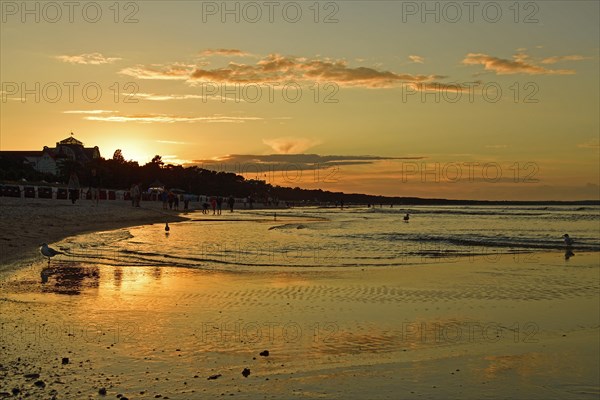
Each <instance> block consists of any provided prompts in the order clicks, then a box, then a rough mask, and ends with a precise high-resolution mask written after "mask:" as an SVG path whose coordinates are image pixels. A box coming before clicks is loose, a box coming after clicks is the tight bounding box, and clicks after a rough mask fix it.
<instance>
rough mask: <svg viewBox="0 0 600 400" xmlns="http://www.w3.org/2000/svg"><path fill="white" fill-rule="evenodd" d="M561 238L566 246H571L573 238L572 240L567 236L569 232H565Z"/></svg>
mask: <svg viewBox="0 0 600 400" xmlns="http://www.w3.org/2000/svg"><path fill="white" fill-rule="evenodd" d="M563 239H564V240H565V244H566V245H567V246H572V245H573V243H574V240H573V239H571V237H569V234H568V233H565V234H564V235H563Z"/></svg>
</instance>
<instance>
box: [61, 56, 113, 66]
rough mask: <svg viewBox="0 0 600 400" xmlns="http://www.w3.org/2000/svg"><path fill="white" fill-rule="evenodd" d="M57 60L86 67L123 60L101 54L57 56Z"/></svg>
mask: <svg viewBox="0 0 600 400" xmlns="http://www.w3.org/2000/svg"><path fill="white" fill-rule="evenodd" d="M56 58H57V59H59V60H61V61H63V62H66V63H71V64H85V65H101V64H112V63H113V62H115V61H118V60H121V58H117V57H105V56H103V55H102V54H100V53H87V54H80V55H78V56H56Z"/></svg>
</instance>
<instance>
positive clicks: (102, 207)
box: [0, 197, 185, 272]
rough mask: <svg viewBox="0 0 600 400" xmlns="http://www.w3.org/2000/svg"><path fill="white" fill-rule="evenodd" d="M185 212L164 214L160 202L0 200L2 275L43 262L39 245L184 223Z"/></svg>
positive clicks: (7, 198) (0, 269) (0, 262)
mask: <svg viewBox="0 0 600 400" xmlns="http://www.w3.org/2000/svg"><path fill="white" fill-rule="evenodd" d="M180 213H181V214H183V213H184V212H183V210H180V211H179V212H177V211H165V210H162V204H161V203H160V202H142V206H141V207H139V208H136V207H132V206H131V203H130V202H128V201H117V200H113V201H101V202H100V203H99V205H98V206H97V207H96V206H92V201H91V200H79V201H77V203H76V204H74V205H73V204H71V202H70V201H69V200H47V199H20V198H11V197H0V216H2V218H0V272H2V271H3V270H5V269H6V268H8V267H14V266H18V265H24V264H27V263H28V262H31V261H32V260H33V259H35V258H40V257H41V255H40V253H39V245H40V244H41V243H44V242H45V243H53V242H56V241H59V240H61V239H64V238H66V237H69V236H73V235H76V234H80V233H84V232H93V231H99V230H109V229H117V228H122V227H126V226H134V225H142V224H149V223H154V222H166V221H169V222H173V221H182V220H184V219H185V217H181V216H179V214H180Z"/></svg>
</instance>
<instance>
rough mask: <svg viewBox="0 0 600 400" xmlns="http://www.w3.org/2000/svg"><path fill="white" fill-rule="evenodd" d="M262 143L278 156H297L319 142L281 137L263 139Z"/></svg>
mask: <svg viewBox="0 0 600 400" xmlns="http://www.w3.org/2000/svg"><path fill="white" fill-rule="evenodd" d="M263 143H264V144H266V145H267V146H269V147H271V148H272V149H273V150H274V151H275V152H277V153H278V154H298V153H302V152H304V151H306V150H308V149H310V148H311V147H314V146H316V145H318V144H320V143H321V142H320V141H318V140H312V139H305V138H291V137H282V138H275V139H263Z"/></svg>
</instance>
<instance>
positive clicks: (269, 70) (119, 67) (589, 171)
mask: <svg viewBox="0 0 600 400" xmlns="http://www.w3.org/2000/svg"><path fill="white" fill-rule="evenodd" d="M1 3H2V24H1V43H0V44H1V46H0V47H1V61H0V63H1V80H2V88H1V90H2V93H1V95H2V100H1V103H0V106H1V116H0V117H1V118H0V128H1V136H0V149H2V150H41V149H42V147H43V146H44V145H48V146H53V145H54V144H55V143H56V142H57V141H59V140H62V139H64V138H66V137H68V136H69V134H70V132H74V135H75V137H76V138H77V139H79V140H81V141H83V142H84V143H85V145H86V146H95V145H97V146H99V148H100V151H101V154H102V156H103V157H106V158H109V157H112V154H113V152H114V151H115V149H122V151H123V154H124V156H125V158H126V159H133V160H136V161H138V162H140V163H145V162H148V161H149V160H150V159H151V158H152V157H153V156H154V155H155V154H159V155H161V156H162V157H163V160H164V161H165V162H171V163H181V164H197V165H201V166H204V167H210V168H213V169H217V170H227V171H231V172H238V173H242V174H243V175H244V176H245V177H247V178H260V179H265V180H267V181H268V182H270V183H274V184H282V185H288V186H301V187H307V188H321V189H323V190H334V191H337V190H342V191H346V192H360V193H369V194H382V195H395V196H419V197H443V198H454V199H458V198H460V199H514V200H581V199H598V198H599V187H598V183H599V179H600V176H599V170H600V168H599V165H600V164H599V163H600V160H599V153H600V148H599V132H600V125H599V113H598V110H599V107H600V103H599V84H600V82H599V75H600V74H599V72H600V71H599V65H598V60H599V43H598V42H599V37H600V31H599V26H600V21H599V15H600V9H599V4H600V3H599V2H598V1H568V2H566V1H565V2H561V1H537V2H520V3H515V2H475V3H474V4H475V5H474V6H473V9H469V8H468V7H466V6H464V2H450V3H448V2H446V3H445V2H439V3H436V2H402V1H335V2H334V1H330V2H328V1H322V2H319V3H315V2H313V1H297V2H286V1H280V2H274V3H269V2H262V1H258V2H235V1H228V2H221V1H219V2H202V1H168V2H167V1H131V2H125V1H124V2H119V3H115V2H112V1H111V2H96V3H94V2H73V3H74V4H75V5H74V6H73V8H72V9H69V8H68V7H67V6H64V4H63V3H62V2H55V3H46V2H28V3H23V2H12V1H2V2H1ZM24 4H28V7H29V9H27V10H25V9H24V7H25V5H24ZM436 4H438V9H437V10H435V7H436ZM445 4H450V5H449V6H448V5H445ZM515 4H517V5H515ZM57 5H58V7H59V8H57ZM224 7H228V8H227V10H224ZM432 10H433V11H432ZM436 18H437V19H438V20H439V21H436ZM36 19H37V21H36ZM236 19H237V21H236ZM294 21H296V22H294ZM57 89H59V90H57ZM98 90H100V92H99V91H98Z"/></svg>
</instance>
